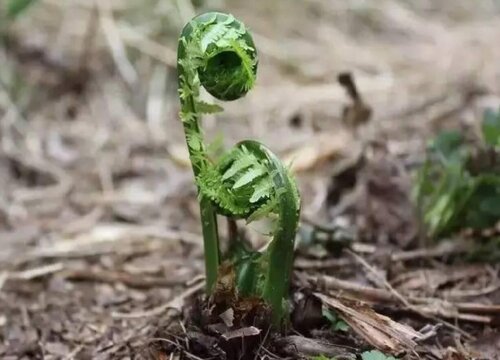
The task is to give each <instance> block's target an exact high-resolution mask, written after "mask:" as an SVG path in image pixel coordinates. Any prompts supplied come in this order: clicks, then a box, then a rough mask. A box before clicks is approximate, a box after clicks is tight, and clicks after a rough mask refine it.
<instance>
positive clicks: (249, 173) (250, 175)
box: [233, 167, 266, 189]
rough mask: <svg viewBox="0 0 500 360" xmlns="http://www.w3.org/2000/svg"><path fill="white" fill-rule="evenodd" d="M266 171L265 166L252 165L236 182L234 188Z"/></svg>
mask: <svg viewBox="0 0 500 360" xmlns="http://www.w3.org/2000/svg"><path fill="white" fill-rule="evenodd" d="M265 173H266V169H265V168H264V167H258V168H255V167H251V168H249V169H247V171H245V173H243V175H242V176H241V177H240V178H239V179H238V180H237V181H236V182H235V183H234V185H233V189H239V188H241V187H243V186H245V185H247V184H249V183H251V182H252V181H253V180H255V179H257V178H258V177H261V176H262V175H264V174H265Z"/></svg>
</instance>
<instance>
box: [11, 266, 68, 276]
mask: <svg viewBox="0 0 500 360" xmlns="http://www.w3.org/2000/svg"><path fill="white" fill-rule="evenodd" d="M63 269H64V264H63V263H60V262H58V263H55V264H49V265H43V266H39V267H36V268H33V269H28V270H24V271H20V272H11V273H9V274H8V278H9V279H12V280H33V279H36V278H39V277H42V276H46V275H51V274H54V273H56V272H59V271H62V270H63Z"/></svg>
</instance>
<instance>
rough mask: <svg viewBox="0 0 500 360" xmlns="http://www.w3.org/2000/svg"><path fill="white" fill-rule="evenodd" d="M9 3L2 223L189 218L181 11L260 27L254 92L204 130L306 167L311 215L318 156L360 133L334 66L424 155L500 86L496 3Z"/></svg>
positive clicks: (332, 154) (391, 135)
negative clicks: (350, 120) (346, 118)
mask: <svg viewBox="0 0 500 360" xmlns="http://www.w3.org/2000/svg"><path fill="white" fill-rule="evenodd" d="M1 6H2V7H3V17H2V19H3V20H2V23H1V28H0V31H1V34H0V35H1V37H2V43H1V46H0V64H1V65H0V80H1V87H0V119H1V132H0V151H1V153H0V168H1V172H0V174H1V175H0V189H1V190H0V214H1V216H0V221H1V224H2V226H3V227H4V228H13V227H15V226H17V225H18V224H21V223H26V222H32V223H33V222H34V223H36V224H37V226H39V227H41V228H43V231H49V232H50V231H56V229H57V230H63V228H65V227H66V226H67V224H68V222H71V221H74V220H75V219H77V218H79V217H80V216H82V215H84V214H87V213H91V214H94V213H93V211H97V210H96V209H100V210H99V211H98V214H95V215H94V216H96V217H98V218H107V219H109V218H119V219H123V220H125V221H128V222H134V223H136V222H138V223H143V222H147V223H159V224H163V225H173V224H175V226H181V227H183V226H184V225H185V221H179V220H180V219H183V220H185V218H184V217H183V215H182V211H180V210H179V209H181V208H182V207H180V206H179V202H182V201H184V200H185V195H186V194H190V195H193V194H194V193H193V191H194V187H193V185H192V179H191V173H190V169H189V167H188V162H187V156H186V150H185V144H184V139H183V136H182V129H181V126H180V123H179V120H178V116H177V112H178V109H179V108H178V99H177V93H176V91H177V90H176V82H177V80H176V43H177V39H178V34H179V32H180V29H181V28H182V26H183V24H185V23H186V22H187V21H188V20H189V19H190V18H191V17H193V15H195V14H197V13H199V12H202V11H206V10H209V9H210V10H214V9H215V10H223V11H228V12H231V13H233V14H234V15H235V16H236V17H238V18H241V19H242V20H243V21H244V22H245V23H246V24H247V25H248V26H249V27H250V28H251V29H252V33H253V34H254V37H255V41H256V43H257V47H258V50H259V57H260V66H259V74H258V81H257V85H256V87H255V89H254V90H253V91H251V93H250V94H249V95H248V96H247V97H246V98H245V99H243V100H239V101H236V102H234V103H229V104H225V105H224V106H225V108H226V112H225V113H223V115H221V116H218V118H217V120H215V118H214V117H211V118H210V117H209V118H207V119H206V121H205V125H204V126H205V129H206V131H207V133H208V135H209V137H210V138H211V139H215V140H218V141H222V143H224V144H226V145H227V146H230V145H231V144H233V143H234V141H236V140H238V139H243V138H256V139H259V140H261V141H263V142H264V143H266V144H268V145H269V146H270V147H271V148H272V149H273V150H275V151H276V152H278V153H280V154H282V155H283V156H285V157H286V156H288V158H289V159H294V160H295V164H294V166H295V167H296V168H297V170H298V171H299V174H300V173H304V174H303V178H304V179H307V181H304V180H302V182H301V186H302V187H303V191H305V196H304V202H305V203H304V211H305V213H306V214H307V213H311V214H312V213H315V212H317V211H318V209H319V208H320V207H321V206H320V205H321V202H322V201H323V200H322V196H323V195H324V194H323V195H322V194H321V192H322V191H323V192H324V189H325V188H326V185H327V182H328V181H329V179H328V177H326V176H321V174H325V173H328V172H329V171H330V170H329V169H328V166H330V167H331V163H325V162H324V161H325V160H331V159H333V158H339V157H343V156H345V155H346V154H347V155H348V156H349V153H351V152H355V151H354V149H356V144H357V143H358V140H359V138H360V135H358V134H355V135H354V136H353V135H352V132H349V131H347V132H346V131H345V130H346V129H345V126H344V125H343V124H342V121H340V120H341V116H342V108H343V106H344V105H345V104H346V103H348V102H349V97H348V96H347V95H346V94H345V92H344V90H343V89H342V87H341V86H340V85H339V84H338V83H337V76H338V74H339V73H340V72H345V71H349V72H352V73H353V74H354V77H355V81H356V84H357V86H358V90H359V91H360V92H361V94H362V96H363V99H364V100H365V102H366V103H367V104H369V106H371V108H372V109H373V112H372V114H373V116H372V121H371V122H370V128H371V129H370V131H368V133H369V134H368V135H366V136H365V137H368V138H372V139H373V138H378V139H380V136H382V135H381V134H383V136H385V138H386V140H387V141H388V143H389V146H390V147H391V149H395V151H396V152H400V153H415V154H416V152H417V151H419V149H422V147H423V146H424V145H425V143H426V140H428V136H429V135H428V134H429V132H435V131H437V130H438V129H441V128H445V127H447V126H448V127H457V126H458V125H460V124H461V125H464V124H466V125H467V124H468V125H470V123H471V122H473V121H474V119H475V112H476V111H481V106H485V103H488V104H490V105H491V102H493V103H494V102H495V101H496V100H497V99H496V98H495V95H498V92H499V90H500V88H499V87H500V67H499V66H498V64H499V59H500V48H499V47H498V46H496V45H497V43H498V39H500V21H499V17H500V3H499V2H498V1H494V0H478V1H474V2H471V1H466V0H464V1H457V0H453V1H451V0H450V1H440V2H435V1H395V0H383V1H378V2H376V3H375V2H369V1H362V0H356V1H354V0H352V1H324V0H307V1H305V0H304V1H293V2H291V1H284V0H273V1H268V0H265V1H264V0H262V1H260V0H259V1H251V2H249V1H238V0H196V1H195V0H193V1H190V0H175V1H174V0H159V1H152V0H151V1H150V0H147V1H134V0H114V1H112V0H100V1H95V2H93V1H81V0H31V1H30V0H17V1H15V0H9V1H3V2H2V5H1ZM478 107H479V108H478ZM222 134H223V137H221V135H222ZM370 134H371V135H370ZM374 134H375V135H374ZM361 137H362V136H361ZM221 139H222V140H221ZM325 164H326V166H325ZM311 176H312V177H311ZM322 189H323V190H322ZM179 213H181V215H179ZM187 226H188V227H189V226H190V225H187ZM61 227H62V228H61Z"/></svg>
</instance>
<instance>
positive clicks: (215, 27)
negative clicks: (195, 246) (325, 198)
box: [177, 12, 300, 326]
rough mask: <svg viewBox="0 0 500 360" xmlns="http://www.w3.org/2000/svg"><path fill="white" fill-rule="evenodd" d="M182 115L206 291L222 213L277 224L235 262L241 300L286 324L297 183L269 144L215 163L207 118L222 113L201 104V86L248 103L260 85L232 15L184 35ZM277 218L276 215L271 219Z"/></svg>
mask: <svg viewBox="0 0 500 360" xmlns="http://www.w3.org/2000/svg"><path fill="white" fill-rule="evenodd" d="M177 67H178V77H179V98H180V101H181V111H180V117H181V120H182V122H183V125H184V131H185V135H186V143H187V146H188V150H189V155H190V159H191V164H192V167H193V172H194V176H195V180H196V184H197V187H198V193H199V202H200V210H201V211H200V212H201V222H202V229H203V239H204V248H205V267H206V284H207V293H208V294H209V295H210V294H212V292H213V291H214V287H215V284H216V282H217V273H218V268H219V265H220V264H221V255H220V251H219V235H218V230H217V219H216V215H217V214H220V215H223V216H226V217H229V218H231V219H246V220H247V222H250V221H253V220H255V219H258V218H262V217H266V216H274V217H276V218H277V220H276V225H275V226H276V227H275V229H274V231H273V238H272V240H271V242H270V244H269V246H268V247H267V250H266V251H265V252H264V253H258V252H252V255H251V256H246V257H245V259H246V260H245V259H242V258H240V259H239V260H234V261H233V264H234V266H235V267H237V272H238V276H237V279H238V280H237V287H238V290H239V292H240V294H245V295H253V296H255V295H256V296H259V297H261V298H262V299H264V300H265V301H266V303H267V304H269V305H270V307H271V309H272V312H273V321H274V324H275V325H277V326H278V325H279V324H281V321H282V319H283V315H284V308H285V303H286V297H287V292H288V287H289V280H290V274H291V268H292V262H293V247H294V240H295V234H296V231H297V226H298V221H299V210H300V200H299V195H298V191H297V187H296V184H295V181H294V179H293V178H292V177H291V175H290V174H289V172H288V169H287V168H286V167H285V166H284V165H283V164H282V162H281V161H280V160H279V159H278V158H277V157H276V156H275V155H274V154H273V153H272V152H271V151H270V150H269V149H268V148H267V147H266V146H264V145H263V144H261V143H259V142H256V141H251V140H245V141H242V142H240V143H238V144H237V145H236V146H235V147H233V148H232V149H231V150H230V151H228V152H227V153H226V154H225V155H224V156H223V157H222V158H221V160H220V161H218V162H217V163H214V162H213V161H212V160H211V159H210V158H209V156H208V155H207V152H206V145H205V143H204V140H203V133H202V130H201V126H200V120H201V115H202V114H204V113H205V114H206V113H215V112H219V111H222V108H221V107H220V106H218V105H215V104H208V103H205V102H203V101H201V100H200V88H201V86H203V87H204V88H205V89H206V90H207V91H208V92H209V93H210V94H211V95H212V96H214V97H215V98H217V99H220V100H225V101H231V100H235V99H238V98H241V97H243V96H244V95H245V94H246V93H247V92H248V91H249V90H250V89H251V88H252V87H253V85H254V82H255V77H256V72H257V52H256V49H255V45H254V43H253V40H252V38H251V35H250V33H249V32H248V30H247V29H246V28H245V25H244V24H243V23H241V22H240V21H238V20H236V19H235V18H234V17H233V16H231V15H227V14H223V13H215V12H211V13H206V14H203V15H200V16H197V17H195V18H194V19H193V20H192V21H191V22H190V23H188V24H187V25H186V26H185V27H184V29H183V31H182V34H181V37H180V39H179V47H178V61H177ZM273 214H274V215H273Z"/></svg>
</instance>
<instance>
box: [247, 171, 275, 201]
mask: <svg viewBox="0 0 500 360" xmlns="http://www.w3.org/2000/svg"><path fill="white" fill-rule="evenodd" d="M273 185H274V184H273V182H272V181H271V179H269V178H268V177H265V178H262V179H261V180H260V181H259V182H258V183H257V184H256V185H255V186H254V190H253V194H252V197H251V198H250V202H251V203H252V204H254V203H256V202H257V201H259V200H260V199H262V198H265V197H268V196H270V194H271V189H272V188H273Z"/></svg>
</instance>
